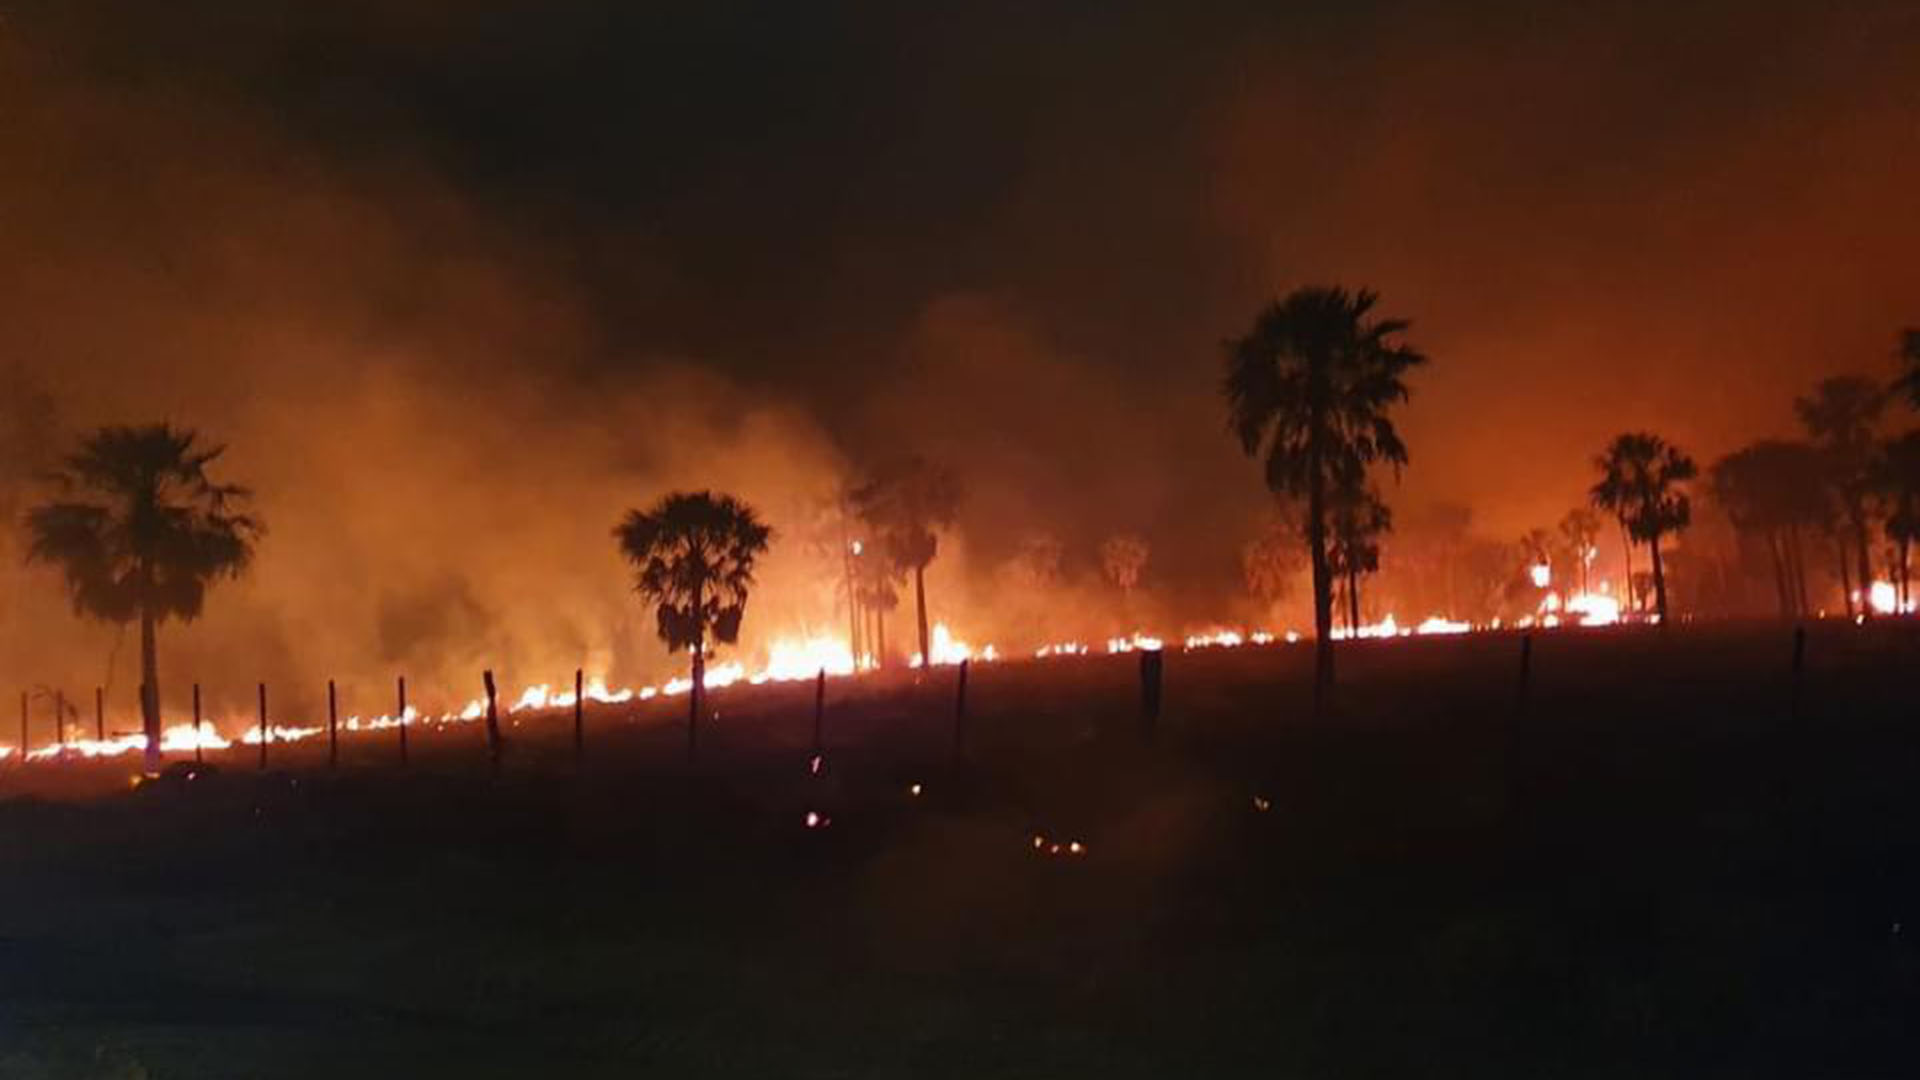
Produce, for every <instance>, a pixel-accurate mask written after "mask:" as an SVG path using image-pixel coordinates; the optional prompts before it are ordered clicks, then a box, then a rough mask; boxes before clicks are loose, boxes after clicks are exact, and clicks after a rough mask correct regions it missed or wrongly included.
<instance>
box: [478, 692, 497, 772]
mask: <svg viewBox="0 0 1920 1080" xmlns="http://www.w3.org/2000/svg"><path fill="white" fill-rule="evenodd" d="M480 681H481V682H483V683H485V684H486V686H487V761H488V763H489V764H490V765H491V766H492V768H493V775H495V776H499V775H500V710H499V707H498V704H497V699H496V696H495V693H494V687H493V670H492V669H491V668H489V669H488V670H486V671H483V672H481V673H480Z"/></svg>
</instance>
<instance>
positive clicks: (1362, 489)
mask: <svg viewBox="0 0 1920 1080" xmlns="http://www.w3.org/2000/svg"><path fill="white" fill-rule="evenodd" d="M1327 518H1328V531H1329V532H1330V533H1331V534H1332V536H1331V539H1332V544H1331V546H1330V547H1329V549H1328V551H1327V559H1328V562H1329V563H1330V564H1331V566H1330V568H1331V569H1332V571H1333V573H1334V575H1335V576H1336V577H1338V578H1339V579H1341V580H1343V581H1344V582H1345V583H1346V590H1347V636H1349V637H1354V638H1357V637H1359V636H1360V576H1361V575H1362V574H1371V573H1375V572H1376V571H1378V570H1379V569H1380V537H1381V536H1382V535H1384V534H1385V533H1387V532H1388V531H1389V530H1391V529H1392V528H1393V512H1392V511H1391V510H1389V509H1387V505H1386V503H1383V502H1381V501H1380V493H1379V492H1378V491H1375V490H1374V489H1373V488H1372V487H1371V486H1360V485H1342V486H1341V487H1340V488H1339V489H1337V490H1336V491H1334V493H1333V496H1332V499H1331V500H1330V505H1329V507H1328V514H1327Z"/></svg>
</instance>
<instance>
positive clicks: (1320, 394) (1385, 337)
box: [1222, 286, 1426, 700]
mask: <svg viewBox="0 0 1920 1080" xmlns="http://www.w3.org/2000/svg"><path fill="white" fill-rule="evenodd" d="M1378 299H1379V297H1378V295H1377V294H1375V293H1373V292H1371V291H1369V290H1366V289H1361V290H1360V291H1358V292H1348V291H1347V290H1346V289H1343V288H1339V287H1337V286H1333V287H1326V286H1312V287H1307V288H1302V289H1297V290H1295V291H1294V292H1293V293H1291V294H1289V295H1288V296H1287V298H1286V299H1285V300H1282V301H1279V302H1277V303H1274V304H1271V305H1269V306H1268V307H1267V308H1266V309H1265V310H1263V311H1262V312H1260V314H1259V316H1258V317H1257V318H1255V320H1254V324H1253V328H1252V329H1251V330H1250V331H1249V332H1248V333H1247V335H1246V336H1245V337H1242V338H1239V339H1237V340H1233V341H1229V342H1227V343H1226V361H1227V362H1226V377H1225V379H1224V380H1223V383H1222V391H1223V393H1224V394H1225V396H1226V399H1227V411H1228V426H1229V427H1230V428H1231V430H1232V431H1233V433H1234V435H1235V436H1236V437H1238V439H1239V440H1240V447H1241V449H1242V450H1244V451H1246V453H1247V456H1249V457H1253V456H1255V455H1258V454H1261V453H1262V452H1264V453H1265V455H1266V480H1267V486H1268V487H1269V488H1271V489H1272V490H1273V491H1274V492H1276V493H1278V494H1285V495H1289V496H1292V497H1294V498H1299V499H1304V500H1305V501H1306V504H1307V506H1306V529H1305V532H1306V538H1307V552H1308V557H1309V559H1310V561H1311V563H1312V566H1313V622H1314V633H1315V635H1316V651H1315V663H1314V690H1315V698H1316V700H1319V698H1320V696H1321V695H1322V694H1324V692H1325V691H1326V690H1327V689H1328V688H1329V687H1331V686H1332V685H1333V566H1332V562H1331V560H1330V559H1329V556H1328V550H1327V549H1328V535H1327V534H1328V527H1327V514H1328V510H1329V502H1330V498H1331V496H1332V494H1333V493H1334V492H1335V491H1337V490H1338V489H1339V488H1340V487H1341V486H1343V485H1355V484H1358V483H1360V482H1361V480H1362V479H1363V477H1364V476H1365V473H1366V470H1367V467H1368V466H1369V465H1372V464H1374V463H1376V462H1388V463H1390V464H1392V465H1395V466H1400V465H1404V464H1406V461H1407V448H1406V444H1404V443H1403V442H1401V441H1400V435H1399V432H1397V431H1395V430H1394V427H1393V422H1392V421H1391V420H1390V419H1388V417H1387V410H1388V409H1389V408H1390V407H1391V406H1392V405H1393V404H1395V403H1396V402H1401V401H1405V400H1406V399H1407V385H1406V383H1405V381H1404V376H1405V375H1406V373H1407V372H1408V371H1409V370H1410V369H1412V368H1414V367H1417V366H1418V365H1420V364H1423V363H1425V362H1426V357H1425V356H1423V355H1422V354H1421V353H1420V352H1419V351H1417V350H1415V349H1414V348H1413V347H1412V346H1410V345H1406V344H1402V343H1400V342H1398V341H1396V340H1394V339H1395V338H1397V337H1398V336H1399V335H1400V334H1401V333H1402V332H1403V331H1405V330H1406V329H1407V327H1408V325H1409V324H1408V322H1407V321H1406V320H1404V319H1378V318H1374V317H1373V314H1372V312H1373V307H1374V304H1375V303H1376V302H1377V301H1378Z"/></svg>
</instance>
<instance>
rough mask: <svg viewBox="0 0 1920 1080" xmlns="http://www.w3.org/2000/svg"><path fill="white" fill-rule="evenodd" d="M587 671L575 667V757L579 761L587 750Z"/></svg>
mask: <svg viewBox="0 0 1920 1080" xmlns="http://www.w3.org/2000/svg"><path fill="white" fill-rule="evenodd" d="M586 687H587V673H586V671H585V670H584V669H582V668H574V669H573V757H574V760H575V761H579V760H580V759H581V758H583V757H584V756H585V755H586V752H587V699H586Z"/></svg>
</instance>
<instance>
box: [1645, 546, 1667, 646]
mask: <svg viewBox="0 0 1920 1080" xmlns="http://www.w3.org/2000/svg"><path fill="white" fill-rule="evenodd" d="M1647 546H1648V547H1649V548H1652V549H1653V603H1654V610H1655V611H1658V612H1659V613H1660V625H1661V626H1663V627H1664V626H1666V625H1667V574H1666V571H1665V570H1664V569H1663V568H1662V566H1661V563H1660V534H1659V533H1655V534H1654V536H1653V541H1652V542H1651V543H1649V544H1648V545H1647Z"/></svg>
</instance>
